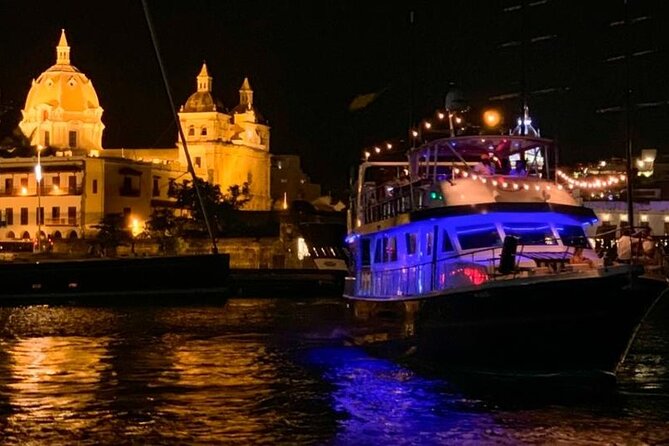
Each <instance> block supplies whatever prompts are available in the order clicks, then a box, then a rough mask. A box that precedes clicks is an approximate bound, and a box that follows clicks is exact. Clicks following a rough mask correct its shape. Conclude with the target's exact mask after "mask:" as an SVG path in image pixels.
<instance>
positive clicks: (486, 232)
mask: <svg viewBox="0 0 669 446" xmlns="http://www.w3.org/2000/svg"><path fill="white" fill-rule="evenodd" d="M455 232H456V234H457V236H458V242H460V247H461V248H462V249H480V248H492V247H497V246H502V239H501V238H500V236H499V232H497V227H496V226H495V225H494V224H491V223H488V224H484V225H469V226H458V227H456V228H455Z"/></svg>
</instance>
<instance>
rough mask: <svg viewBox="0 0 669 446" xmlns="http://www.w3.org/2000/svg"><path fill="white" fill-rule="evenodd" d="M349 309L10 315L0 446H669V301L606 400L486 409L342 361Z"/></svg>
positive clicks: (366, 363) (0, 376) (503, 399)
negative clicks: (554, 445)
mask: <svg viewBox="0 0 669 446" xmlns="http://www.w3.org/2000/svg"><path fill="white" fill-rule="evenodd" d="M343 309H344V306H343V304H342V301H341V300H340V299H305V300H298V299H295V300H282V299H250V298H245V299H233V300H230V301H229V302H228V303H227V304H226V305H225V307H222V306H221V307H217V306H212V307H206V306H205V307H197V306H195V307H186V308H183V307H182V308H171V307H138V308H78V307H67V306H63V307H49V306H32V307H17V308H1V309H0V443H2V444H17V445H24V444H49V445H60V444H63V445H70V444H96V445H97V444H239V445H249V444H271V445H275V444H277V445H284V444H289V445H413V444H420V445H424V444H425V445H431V444H457V445H461V444H467V445H477V446H478V445H499V444H505V445H506V444H510V445H515V444H524V445H525V444H532V445H535V444H536V445H544V444H569V445H572V444H576V445H581V444H586V445H600V444H601V445H605V444H606V445H609V444H669V430H668V429H667V428H666V426H667V424H669V324H668V323H667V321H669V299H665V300H664V301H663V302H662V305H658V306H657V307H656V309H655V311H654V313H653V314H652V315H651V317H650V318H649V320H648V321H647V323H646V324H644V326H643V327H642V329H641V330H640V333H639V338H638V339H637V342H635V344H634V345H633V348H632V351H631V354H630V356H629V358H628V360H627V361H626V362H625V364H624V366H623V368H622V370H621V371H620V374H619V377H620V385H619V390H618V391H617V392H614V395H612V396H609V397H607V398H604V399H598V398H590V397H589V395H587V394H586V395H585V396H580V395H578V396H577V397H576V398H570V397H562V396H561V395H558V396H555V395H552V394H542V389H541V388H540V389H536V388H533V389H530V388H529V387H525V386H521V387H519V388H517V389H516V390H514V391H513V392H512V393H505V394H502V395H500V394H499V392H497V391H496V392H495V393H494V394H489V393H488V389H487V388H484V389H481V388H479V386H478V384H477V383H474V382H473V380H471V379H469V377H466V379H465V380H464V382H463V381H462V379H457V380H455V379H452V377H446V376H443V375H441V374H438V373H433V372H431V371H429V370H425V369H424V368H421V367H417V365H416V364H415V363H414V364H410V363H408V362H406V361H404V360H399V359H391V360H389V359H384V358H382V357H380V356H377V355H373V354H370V353H368V352H367V351H366V350H363V349H361V348H359V347H355V346H348V345H346V343H347V342H349V341H350V339H351V338H350V337H349V336H347V335H348V334H350V333H348V332H347V327H348V325H347V323H346V320H345V317H344V314H343V313H344V312H343ZM495 390H496V389H495ZM537 390H538V391H537Z"/></svg>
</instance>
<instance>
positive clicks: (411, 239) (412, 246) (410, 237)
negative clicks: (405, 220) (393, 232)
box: [406, 232, 416, 255]
mask: <svg viewBox="0 0 669 446" xmlns="http://www.w3.org/2000/svg"><path fill="white" fill-rule="evenodd" d="M406 244H407V255H412V254H416V234H413V233H410V232H407V233H406Z"/></svg>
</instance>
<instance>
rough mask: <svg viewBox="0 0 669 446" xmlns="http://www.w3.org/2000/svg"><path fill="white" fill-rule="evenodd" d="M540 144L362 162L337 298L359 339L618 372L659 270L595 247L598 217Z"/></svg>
mask: <svg viewBox="0 0 669 446" xmlns="http://www.w3.org/2000/svg"><path fill="white" fill-rule="evenodd" d="M551 149H552V141H550V140H548V139H544V138H540V137H538V136H536V135H520V134H515V135H472V136H455V137H450V138H442V139H438V140H435V141H432V142H429V143H426V144H424V145H422V146H420V147H417V148H413V149H411V150H410V151H409V152H408V161H398V162H388V161H385V162H375V161H366V162H364V163H362V164H361V166H360V169H359V174H358V180H357V194H356V199H355V203H354V206H353V208H352V212H351V218H350V226H351V227H350V228H349V234H348V236H347V240H348V243H349V248H350V251H351V253H352V258H353V265H352V269H353V274H352V275H351V276H350V277H348V279H347V283H346V291H345V298H346V299H348V300H349V301H350V303H351V304H352V305H351V307H352V308H353V310H354V311H353V313H354V316H355V318H356V320H357V321H359V322H360V327H363V328H364V330H363V331H362V332H361V333H362V335H361V336H359V337H358V339H359V340H361V342H362V343H368V344H370V345H385V346H396V347H400V348H402V349H403V350H404V351H407V352H412V353H414V354H415V355H417V356H420V357H422V358H426V359H428V360H430V361H438V362H440V363H442V364H443V365H445V366H446V367H450V368H458V369H462V368H464V369H470V370H479V371H492V372H499V373H519V374H538V375H541V374H556V373H557V374H577V375H578V374H583V373H590V372H593V373H604V374H608V375H613V374H615V371H616V369H617V368H618V366H619V365H620V363H621V362H622V360H623V359H624V357H625V354H626V351H627V349H628V346H629V345H630V343H631V341H632V340H633V337H634V334H635V332H636V330H637V328H638V326H639V324H640V322H641V321H642V320H643V318H644V316H645V315H646V313H647V312H648V311H649V310H650V309H651V308H652V306H653V305H654V303H655V302H656V300H657V299H658V298H659V296H660V294H661V293H662V291H663V290H664V289H665V287H666V281H665V280H660V279H656V278H653V277H649V276H647V275H646V274H645V273H644V269H643V266H642V265H637V264H634V263H633V262H632V263H629V264H626V263H621V264H605V263H604V261H603V260H602V259H600V258H599V257H598V256H597V254H596V253H595V252H594V250H593V249H592V247H591V245H590V242H589V241H588V239H587V238H586V236H585V232H584V227H586V226H587V225H591V224H594V223H595V222H596V221H597V218H596V216H595V214H594V213H593V212H592V210H590V209H588V208H585V207H583V206H581V205H579V204H578V203H577V201H576V200H575V199H574V198H573V197H572V195H571V194H570V192H569V190H568V189H567V188H566V187H563V186H562V185H560V184H559V183H557V182H556V181H554V180H551V179H550V178H554V175H553V172H552V171H551V169H550V166H549V160H550V159H551V155H550V152H551ZM525 165H527V166H528V168H527V170H525V168H524V167H525ZM495 166H496V167H497V168H496V169H495ZM504 166H506V167H504ZM380 171H382V173H383V174H382V175H379V174H378V173H379V172H380ZM375 172H376V173H375ZM389 173H393V175H388V174H389ZM395 173H396V175H394V174H395ZM379 178H380V179H379Z"/></svg>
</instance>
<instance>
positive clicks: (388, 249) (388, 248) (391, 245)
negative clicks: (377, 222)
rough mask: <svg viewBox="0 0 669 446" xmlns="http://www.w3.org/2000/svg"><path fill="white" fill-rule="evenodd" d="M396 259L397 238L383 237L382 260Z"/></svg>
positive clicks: (392, 260) (391, 260)
mask: <svg viewBox="0 0 669 446" xmlns="http://www.w3.org/2000/svg"><path fill="white" fill-rule="evenodd" d="M396 260H397V239H396V238H395V237H387V236H386V237H383V261H384V262H394V261H396Z"/></svg>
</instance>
